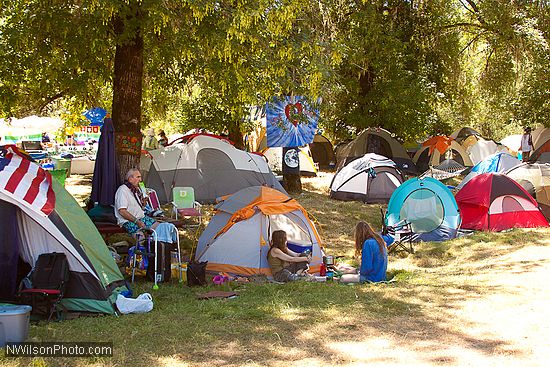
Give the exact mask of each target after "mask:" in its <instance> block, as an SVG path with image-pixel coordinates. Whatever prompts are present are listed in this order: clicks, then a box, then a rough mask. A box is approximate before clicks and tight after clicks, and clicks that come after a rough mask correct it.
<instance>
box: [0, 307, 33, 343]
mask: <svg viewBox="0 0 550 367" xmlns="http://www.w3.org/2000/svg"><path fill="white" fill-rule="evenodd" d="M31 310H32V307H31V306H27V305H10V304H0V348H1V347H4V346H5V345H6V343H22V342H24V341H25V339H27V335H28V334H29V320H30V317H31Z"/></svg>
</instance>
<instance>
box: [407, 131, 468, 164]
mask: <svg viewBox="0 0 550 367" xmlns="http://www.w3.org/2000/svg"><path fill="white" fill-rule="evenodd" d="M445 159H452V160H454V161H455V162H457V163H459V164H461V165H463V166H465V167H472V166H473V165H474V164H473V163H472V160H471V159H470V156H468V153H466V150H464V148H463V147H462V146H461V145H460V144H458V143H457V142H456V141H455V140H454V139H453V138H450V137H448V136H443V135H439V136H434V137H432V138H430V139H428V140H426V141H425V142H424V143H422V148H421V149H420V150H418V151H417V152H416V154H415V155H414V158H413V162H415V164H416V168H417V169H418V171H419V172H424V171H426V170H428V169H429V168H430V167H434V166H437V165H439V164H441V162H443V161H444V160H445Z"/></svg>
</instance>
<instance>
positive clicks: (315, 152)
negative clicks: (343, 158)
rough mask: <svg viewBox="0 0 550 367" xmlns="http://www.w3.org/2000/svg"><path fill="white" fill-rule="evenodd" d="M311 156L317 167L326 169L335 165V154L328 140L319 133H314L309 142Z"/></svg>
mask: <svg viewBox="0 0 550 367" xmlns="http://www.w3.org/2000/svg"><path fill="white" fill-rule="evenodd" d="M309 150H310V151H311V157H312V158H313V162H315V163H316V164H317V165H318V166H319V168H321V169H328V168H334V167H335V166H336V155H335V154H334V147H333V146H332V143H331V142H330V140H328V139H327V138H326V137H325V136H323V135H321V134H315V136H314V137H313V142H312V143H310V144H309Z"/></svg>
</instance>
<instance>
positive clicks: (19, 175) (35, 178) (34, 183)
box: [0, 145, 55, 216]
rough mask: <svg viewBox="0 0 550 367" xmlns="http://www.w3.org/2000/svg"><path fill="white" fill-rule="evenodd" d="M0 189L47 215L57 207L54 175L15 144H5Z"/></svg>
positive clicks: (0, 172)
mask: <svg viewBox="0 0 550 367" xmlns="http://www.w3.org/2000/svg"><path fill="white" fill-rule="evenodd" d="M0 191H4V192H8V193H9V194H11V196H14V197H16V198H17V199H19V200H22V201H25V202H27V203H28V204H29V205H30V206H31V207H32V208H34V209H35V210H36V211H37V212H41V213H43V215H45V216H48V215H49V214H50V213H51V212H52V211H53V210H54V208H55V193H54V191H53V188H52V175H51V174H50V173H49V172H47V171H46V170H44V169H43V168H42V167H40V166H39V165H38V164H36V163H34V162H31V161H30V160H29V158H27V157H26V156H25V155H24V154H23V153H21V152H20V151H19V149H17V147H16V146H15V145H7V146H5V147H4V148H3V156H0Z"/></svg>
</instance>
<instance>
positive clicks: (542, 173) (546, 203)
mask: <svg viewBox="0 0 550 367" xmlns="http://www.w3.org/2000/svg"><path fill="white" fill-rule="evenodd" d="M506 176H508V177H511V178H513V179H514V180H516V182H517V183H519V184H520V185H521V187H523V188H524V189H525V191H527V192H529V194H531V195H532V196H533V198H534V199H535V200H536V201H537V202H538V203H539V206H540V209H541V211H542V214H544V216H545V217H546V218H547V219H550V164H548V163H546V164H544V163H532V164H531V163H522V164H520V165H517V166H515V167H513V168H511V169H510V170H508V171H507V172H506Z"/></svg>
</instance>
